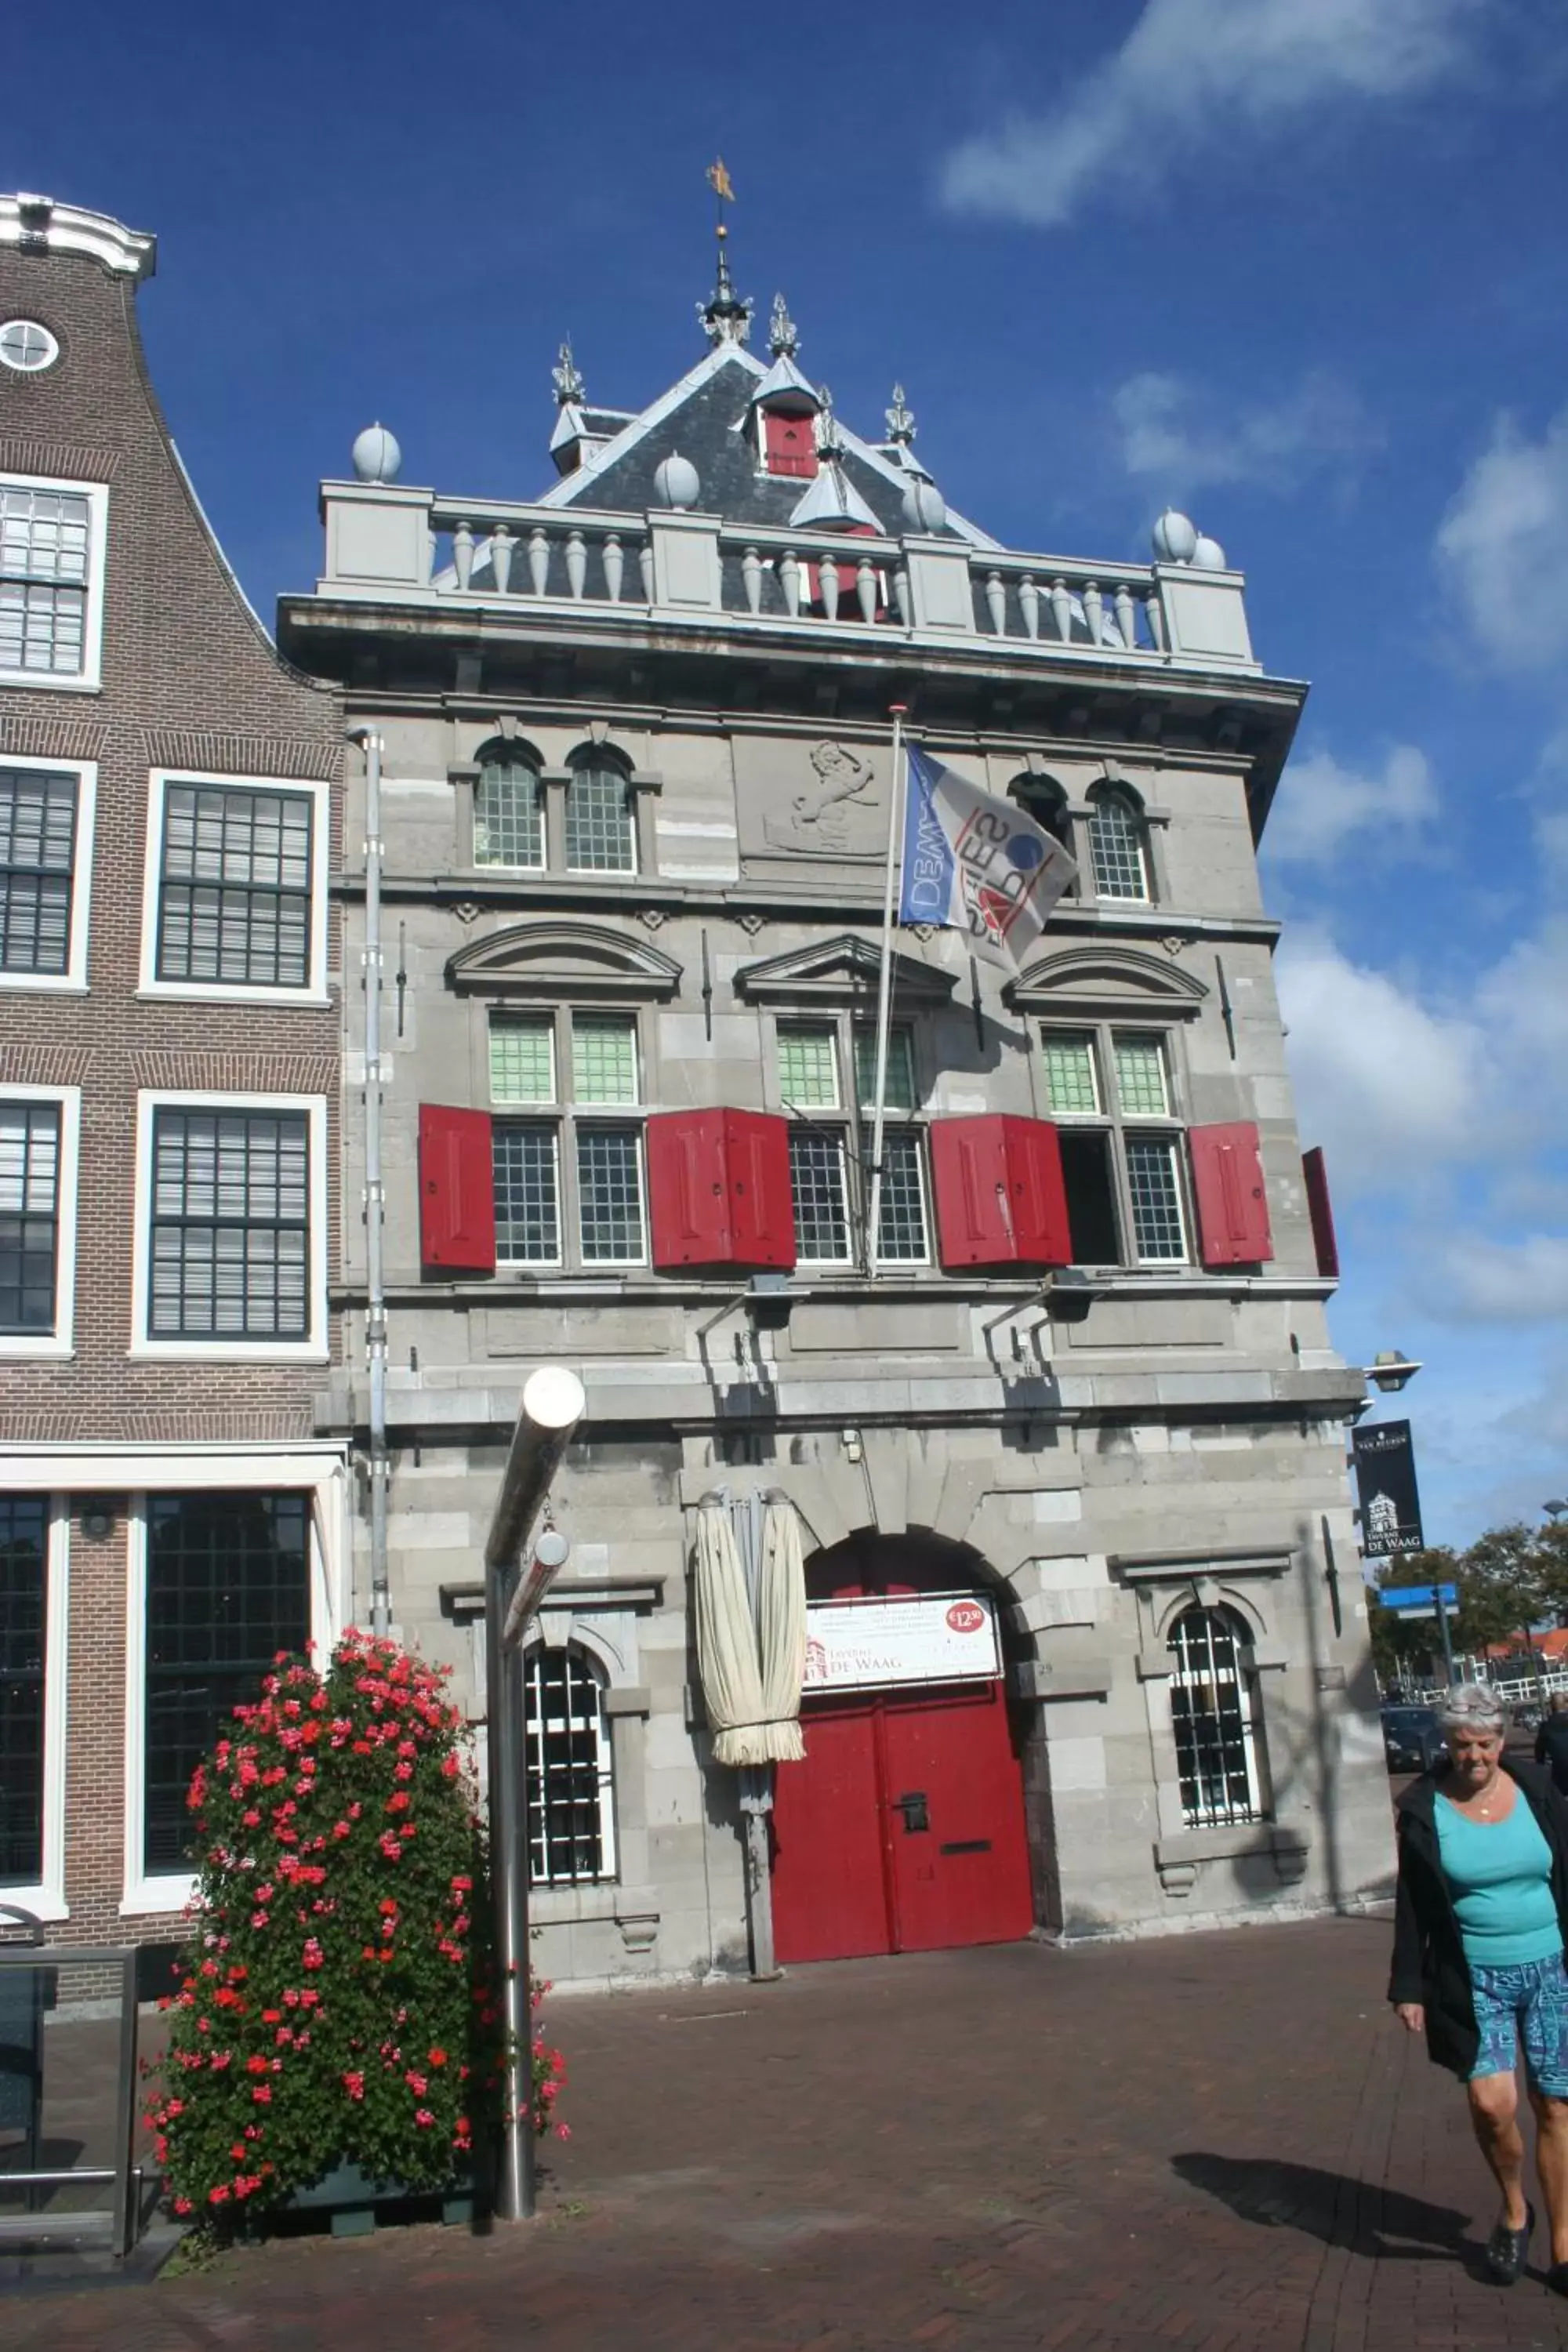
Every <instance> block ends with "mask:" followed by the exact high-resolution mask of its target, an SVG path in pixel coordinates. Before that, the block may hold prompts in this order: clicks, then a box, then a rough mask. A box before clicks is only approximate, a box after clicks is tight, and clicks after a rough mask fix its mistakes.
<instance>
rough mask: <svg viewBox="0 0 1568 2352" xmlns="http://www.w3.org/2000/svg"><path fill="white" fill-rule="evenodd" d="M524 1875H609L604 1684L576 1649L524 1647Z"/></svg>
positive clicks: (573, 1882)
mask: <svg viewBox="0 0 1568 2352" xmlns="http://www.w3.org/2000/svg"><path fill="white" fill-rule="evenodd" d="M526 1675H527V1684H528V1701H527V1708H528V1711H527V1748H528V1874H529V1877H530V1879H531V1881H532V1883H533V1885H535V1886H583V1885H588V1884H590V1883H591V1882H592V1881H593V1880H595V1879H599V1878H614V1876H615V1874H616V1808H615V1790H614V1786H613V1780H612V1772H611V1754H610V1727H609V1723H608V1721H607V1720H606V1717H605V1685H604V1682H603V1679H602V1678H601V1676H600V1675H599V1672H598V1669H597V1668H596V1667H595V1665H594V1664H593V1663H592V1661H591V1660H590V1659H589V1658H588V1657H587V1656H586V1655H585V1654H584V1652H583V1651H582V1650H579V1649H577V1648H575V1647H573V1646H569V1647H567V1648H566V1649H564V1650H547V1649H544V1648H543V1647H542V1646H536V1647H535V1648H533V1649H531V1650H530V1652H529V1654H528V1658H527V1664H526Z"/></svg>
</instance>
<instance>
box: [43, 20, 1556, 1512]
mask: <svg viewBox="0 0 1568 2352" xmlns="http://www.w3.org/2000/svg"><path fill="white" fill-rule="evenodd" d="M7 51H8V60H9V63H10V64H11V67H12V68H13V80H14V85H15V87H16V89H17V90H18V91H23V90H25V91H27V92H30V93H31V99H30V101H29V103H28V104H27V105H26V106H25V107H24V106H19V105H18V106H13V107H12V108H10V109H9V110H7V121H6V132H5V151H6V160H5V163H4V164H3V165H0V179H3V180H4V183H5V184H6V185H7V186H9V187H13V188H16V187H23V188H35V189H41V190H44V191H46V192H47V193H49V194H53V195H56V196H58V197H59V198H61V199H68V200H71V201H74V202H77V203H80V204H86V205H96V206H99V207H101V208H102V209H103V210H106V211H109V212H111V213H115V214H117V215H119V216H120V217H121V219H123V220H126V221H128V222H129V223H131V224H132V226H136V227H139V228H150V229H153V230H155V231H156V232H157V234H158V236H159V238H160V276H159V278H158V279H157V280H156V281H155V282H154V284H153V286H152V287H151V288H150V289H147V292H146V294H145V296H144V298H143V301H142V319H143V326H144V331H145V334H146V338H147V341H148V346H149V350H150V353H151V358H152V362H153V371H154V375H155V380H156V382H157V384H158V386H159V389H160V393H161V394H162V397H163V403H164V405H165V408H166V409H167V412H168V414H169V416H170V419H171V422H172V425H173V427H174V434H175V437H176V438H177V440H178V441H179V443H180V445H181V448H182V450H183V452H184V456H185V458H186V461H187V463H188V464H189V465H190V467H191V468H192V471H193V472H194V474H195V478H196V482H197V485H198V488H200V491H201V493H202V496H203V499H204V500H205V503H206V505H207V508H208V510H209V512H210V513H211V515H212V517H213V519H214V520H215V522H216V525H217V528H218V530H219V531H220V533H221V535H222V537H223V540H224V541H225V544H226V549H227V551H228V554H229V556H230V559H231V560H232V562H234V564H235V566H236V568H237V571H238V572H239V574H240V577H241V578H242V580H243V581H244V583H245V584H246V586H247V590H248V591H249V593H250V594H251V596H252V597H253V599H254V600H255V601H256V603H257V604H258V605H259V607H260V608H261V610H262V611H263V612H264V613H268V614H269V613H270V611H271V608H272V604H273V600H274V598H275V597H276V595H277V593H278V592H279V590H280V589H282V588H286V587H303V586H306V585H308V584H309V583H310V581H311V579H312V578H313V576H314V573H315V571H316V566H317V561H318V553H319V532H318V525H317V522H316V517H315V497H314V487H315V484H316V482H317V480H318V479H319V478H321V476H322V475H323V474H339V473H342V472H344V471H346V470H347V452H348V448H349V445H350V442H351V441H352V439H353V435H354V433H355V431H356V430H357V429H358V427H359V426H360V425H363V424H364V423H366V422H368V421H369V420H370V419H371V418H372V417H373V416H374V417H381V418H383V419H384V421H385V422H386V423H387V424H389V425H392V427H393V428H394V429H395V432H396V433H397V435H398V436H399V438H400V440H401V441H402V444H403V446H404V450H405V478H406V479H409V480H413V481H422V482H435V483H436V484H437V485H438V486H439V487H440V488H442V489H443V490H444V491H449V492H457V491H460V490H464V489H471V490H473V491H474V492H475V493H476V494H480V495H489V496H503V497H504V496H514V495H515V496H519V497H527V496H530V495H532V494H534V493H535V492H536V491H538V490H539V489H541V488H543V487H544V486H545V484H546V482H547V481H548V480H549V479H550V478H551V476H550V471H549V467H548V465H547V461H546V457H545V443H546V439H547V436H548V433H549V429H550V425H551V421H552V404H551V390H550V378H549V370H550V365H551V362H552V358H553V355H554V351H555V346H556V344H557V343H558V342H559V341H560V339H561V337H562V335H563V333H565V332H567V331H570V332H571V334H572V336H573V339H574V345H575V350H576V353H577V358H578V361H579V362H580V364H581V366H582V367H583V369H584V374H585V376H586V379H587V383H588V388H589V393H590V395H591V396H592V397H595V398H597V399H601V400H605V401H607V402H609V403H611V404H616V405H626V406H635V405H637V404H641V403H643V402H644V401H646V400H647V399H648V398H650V397H652V396H653V395H654V394H656V393H657V392H658V391H659V390H661V389H662V388H663V387H664V386H665V385H666V384H667V383H669V382H670V381H671V380H672V379H673V378H674V377H675V376H677V375H678V374H679V373H681V372H682V371H683V370H684V369H685V368H686V367H687V366H689V364H690V363H691V362H692V361H693V359H695V358H696V357H698V356H700V352H701V349H702V348H703V347H702V344H701V342H700V338H699V335H698V331H697V329H696V324H695V320H694V315H693V304H694V302H695V300H696V299H698V298H699V297H700V296H701V295H703V294H704V293H705V292H706V291H707V289H708V286H709V283H710V256H711V246H710V236H709V227H710V217H711V215H710V200H709V197H708V194H707V191H706V189H705V188H704V186H703V184H702V176H701V175H702V168H703V166H704V164H705V163H707V162H708V161H709V160H710V157H711V156H712V154H713V153H714V152H716V151H721V152H723V154H724V156H725V157H726V159H727V161H728V163H729V164H730V167H731V172H732V173H733V175H734V179H735V183H736V186H737V190H738V194H739V198H740V201H739V204H738V206H737V208H736V212H735V215H734V230H733V241H732V252H733V255H734V259H735V265H736V272H737V277H738V278H739V280H740V282H741V284H742V289H744V290H746V291H749V292H750V293H752V294H753V295H754V296H756V297H757V299H758V302H759V307H760V309H761V310H762V311H763V314H764V315H765V312H766V307H767V304H768V301H769V299H771V297H772V295H773V290H774V289H775V288H782V289H784V292H785V293H786V294H787V296H788V299H789V302H790V307H791V310H792V311H793V312H794V315H795V319H796V320H797V321H798V322H799V325H800V327H801V330H802V333H803V336H804V338H805V346H804V348H805V361H806V364H807V366H808V368H809V369H810V371H811V373H813V374H814V375H815V376H816V377H817V378H818V380H821V379H824V378H826V380H827V381H828V382H829V383H831V384H832V386H833V391H834V394H835V398H836V401H837V405H838V407H839V409H840V410H841V412H842V413H843V414H844V415H845V416H846V418H847V420H848V421H849V422H850V423H851V424H852V425H857V426H858V427H859V428H860V429H862V430H871V429H875V428H876V427H877V426H878V425H879V418H880V412H881V409H882V406H883V404H885V402H886V400H887V398H888V394H889V387H890V385H891V383H892V381H893V379H894V377H895V376H897V377H898V378H900V380H901V381H902V382H903V383H904V385H905V387H906V389H907V391H908V394H909V396H910V404H911V405H912V407H913V408H914V411H915V413H916V415H917V417H918V419H919V424H920V436H921V437H920V448H921V455H922V457H924V458H925V460H926V461H927V463H928V464H929V465H930V466H931V467H932V469H933V471H934V472H935V473H936V475H937V477H938V478H939V480H940V482H941V483H942V488H943V489H944V490H945V492H946V494H947V496H948V497H949V499H951V500H952V502H953V503H954V504H955V505H957V506H959V507H961V508H963V509H964V510H966V511H967V512H968V513H970V514H971V515H973V517H974V518H975V519H976V520H978V521H980V522H982V523H984V524H985V525H986V526H987V527H988V528H989V529H991V530H994V531H995V532H996V533H997V534H998V535H999V536H1000V537H1002V538H1004V539H1005V540H1006V541H1009V542H1010V543H1011V544H1013V545H1015V546H1022V547H1031V548H1039V549H1046V550H1050V549H1054V550H1058V551H1063V552H1066V553H1070V554H1083V555H1095V554H1104V555H1106V556H1115V555H1129V554H1133V553H1138V554H1142V552H1143V551H1145V549H1146V546H1147V532H1148V527H1149V523H1150V521H1151V520H1152V517H1153V515H1154V514H1155V513H1156V512H1157V511H1158V509H1159V508H1160V507H1161V506H1163V504H1165V503H1166V502H1167V500H1174V501H1175V502H1177V503H1179V504H1181V505H1183V506H1184V507H1185V508H1186V509H1187V510H1188V511H1189V512H1191V513H1193V514H1194V517H1195V519H1196V520H1197V521H1198V523H1199V524H1200V526H1201V527H1202V528H1203V529H1204V530H1208V531H1210V532H1212V533H1213V534H1214V535H1215V536H1216V537H1217V538H1218V539H1220V540H1221V541H1223V542H1224V544H1225V546H1226V549H1227V551H1228V552H1229V554H1230V556H1231V559H1232V561H1233V562H1237V564H1239V565H1240V566H1241V567H1242V568H1243V569H1244V570H1245V571H1246V572H1247V575H1248V591H1247V593H1248V605H1249V611H1250V614H1251V619H1252V626H1253V633H1254V636H1255V639H1256V642H1257V644H1258V649H1259V651H1260V653H1261V655H1262V656H1263V658H1264V659H1265V660H1266V661H1267V662H1268V664H1269V666H1270V667H1272V668H1274V669H1275V670H1277V671H1279V672H1283V673H1285V674H1287V675H1291V676H1296V677H1306V678H1310V680H1311V681H1312V695H1311V699H1310V704H1309V707H1308V711H1307V715H1306V719H1305V722H1304V725H1303V728H1302V731H1301V735H1300V748H1299V750H1298V752H1297V755H1296V758H1295V761H1294V762H1293V763H1292V766H1291V769H1290V771H1289V774H1288V776H1287V779H1286V782H1285V786H1284V789H1283V791H1282V793H1281V796H1280V800H1279V804H1278V809H1277V814H1276V817H1275V820H1274V823H1273V824H1272V826H1271V829H1270V837H1269V842H1268V844H1267V845H1266V856H1265V874H1266V887H1267V890H1268V899H1269V903H1270V905H1271V907H1272V908H1273V909H1274V911H1276V912H1277V913H1279V914H1280V915H1282V916H1284V917H1285V918H1286V919H1287V921H1288V924H1289V929H1288V933H1287V940H1286V944H1285V946H1284V947H1283V948H1282V950H1281V953H1280V960H1279V975H1280V986H1281V992H1282V994H1283V997H1284V1001H1285V1004H1286V1008H1287V1014H1288V1018H1289V1024H1290V1029H1291V1052H1292V1057H1293V1062H1294V1066H1295V1069H1296V1074H1297V1079H1298V1084H1299V1088H1300V1105H1301V1118H1302V1128H1303V1135H1304V1139H1305V1140H1307V1141H1309V1142H1313V1141H1317V1142H1321V1143H1323V1144H1324V1145H1325V1147H1326V1148H1327V1150H1328V1153H1329V1160H1330V1169H1331V1177H1332V1181H1333V1185H1334V1194H1335V1202H1336V1208H1337V1213H1338V1217H1339V1223H1340V1229H1341V1238H1342V1246H1343V1253H1344V1260H1345V1282H1344V1286H1343V1288H1342V1291H1341V1294H1340V1296H1339V1298H1338V1300H1337V1301H1336V1303H1335V1307H1334V1309H1333V1324H1334V1331H1335V1336H1336V1339H1337V1340H1338V1341H1339V1343H1340V1345H1341V1346H1342V1348H1343V1349H1345V1350H1346V1352H1347V1354H1349V1355H1350V1356H1352V1358H1354V1359H1357V1360H1361V1361H1370V1360H1371V1355H1372V1353H1373V1351H1374V1350H1375V1349H1377V1348H1379V1347H1400V1348H1403V1349H1405V1352H1406V1353H1407V1354H1409V1355H1412V1356H1418V1357H1420V1358H1422V1359H1423V1360H1424V1361H1425V1364H1426V1370H1425V1371H1424V1372H1423V1373H1422V1374H1421V1376H1420V1378H1419V1379H1418V1380H1417V1381H1416V1382H1415V1384H1414V1385H1413V1386H1412V1388H1411V1389H1410V1390H1409V1391H1407V1392H1406V1395H1405V1398H1404V1399H1403V1400H1402V1401H1400V1402H1397V1403H1394V1404H1391V1405H1390V1406H1388V1407H1386V1408H1383V1409H1382V1410H1386V1411H1389V1412H1402V1411H1408V1412H1409V1413H1410V1415H1411V1418H1412V1419H1413V1421H1414V1422H1415V1430H1416V1442H1417V1446H1418V1449H1419V1461H1420V1467H1421V1476H1422V1485H1423V1492H1424V1498H1425V1501H1426V1522H1427V1532H1428V1536H1429V1538H1431V1539H1433V1540H1453V1541H1463V1540H1465V1539H1467V1538H1468V1537H1469V1536H1471V1535H1472V1534H1474V1533H1475V1532H1476V1531H1477V1530H1479V1528H1481V1527H1482V1526H1484V1525H1486V1524H1488V1523H1489V1522H1492V1521H1495V1520H1496V1519H1497V1518H1498V1517H1500V1516H1503V1515H1508V1514H1513V1513H1521V1514H1524V1515H1527V1516H1533V1515H1534V1514H1535V1513H1536V1511H1537V1509H1538V1507H1539V1505H1540V1504H1541V1503H1542V1501H1543V1500H1544V1499H1545V1498H1546V1497H1547V1496H1558V1495H1563V1494H1568V1077H1565V1072H1568V240H1565V239H1564V237H1563V221H1564V220H1565V219H1568V141H1565V140H1564V139H1563V134H1562V126H1563V110H1564V104H1565V101H1568V10H1565V8H1564V5H1563V0H1545V5H1542V0H1536V5H1532V6H1526V5H1515V0H1147V5H1142V0H1101V5H1098V6H1097V7H1095V8H1093V9H1086V8H1066V7H1047V8H1042V7H1041V6H1040V5H1039V0H1027V5H1015V0H991V5H989V6H988V7H986V8H985V9H984V10H983V11H982V10H973V9H971V10H967V11H965V10H955V9H952V8H951V7H948V6H945V5H944V6H938V5H935V0H906V5H903V6H901V7H896V8H888V7H886V6H877V7H874V8H872V7H853V6H851V7H846V8H840V9H839V10H837V11H836V12H834V13H833V14H832V15H831V16H824V15H823V14H822V13H821V12H818V11H813V10H809V9H808V10H805V11H795V13H794V15H793V16H791V15H790V14H789V12H780V11H777V10H774V11H770V12H763V13H759V12H757V11H754V10H734V11H730V12H719V11H716V10H714V9H712V8H711V7H710V6H699V5H690V0H671V4H669V5H663V6H661V7H659V8H658V9H657V10H656V9H648V8H633V7H630V6H627V5H625V4H624V0H598V5H596V6H595V8H594V9H592V10H590V11H584V12H575V13H574V12H571V11H556V12H551V13H550V14H549V15H548V16H546V15H545V14H544V13H543V12H542V11H539V10H536V9H527V10H525V9H521V8H515V7H511V8H506V7H501V6H499V5H472V0H467V4H466V0H447V5H445V6H443V7H441V8H439V9H429V8H424V7H419V8H416V7H414V6H412V5H409V0H385V5H383V6H382V7H381V8H380V9H379V10H378V11H376V12H375V13H374V15H371V14H369V13H367V12H365V11H363V10H359V9H354V10H351V9H348V8H345V7H342V6H341V5H333V0H324V5H314V6H311V7H309V8H307V7H304V6H300V5H295V0H277V4H276V5H272V6H271V7H269V8H268V9H266V10H256V11H251V12H247V13H246V14H245V15H243V16H241V15H240V14H239V13H238V12H231V11H228V10H215V9H212V8H211V7H210V6H204V7H200V8H198V7H196V6H194V5H170V0H163V5H160V0H147V5H145V6H144V7H142V9H140V10H138V11H136V12H133V13H132V12H127V11H126V10H125V9H124V8H123V7H122V6H119V5H116V6H114V7H108V6H104V5H100V0H78V5H76V6H75V7H73V8H71V9H70V10H68V11H63V10H55V11H52V12H49V11H43V10H32V11H27V12H24V14H23V15H22V16H19V17H18V18H17V19H16V21H14V22H13V23H12V24H11V25H10V26H8V29H7ZM46 94H47V102H46Z"/></svg>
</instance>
